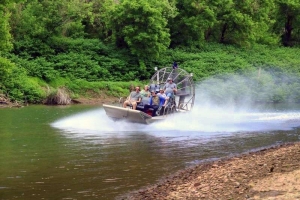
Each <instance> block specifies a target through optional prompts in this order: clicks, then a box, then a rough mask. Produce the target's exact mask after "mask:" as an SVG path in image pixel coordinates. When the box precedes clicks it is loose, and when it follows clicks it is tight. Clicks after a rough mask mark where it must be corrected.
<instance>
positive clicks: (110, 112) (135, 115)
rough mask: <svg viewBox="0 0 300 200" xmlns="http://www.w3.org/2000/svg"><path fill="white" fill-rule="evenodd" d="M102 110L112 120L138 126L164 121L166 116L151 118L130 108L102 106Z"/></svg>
mask: <svg viewBox="0 0 300 200" xmlns="http://www.w3.org/2000/svg"><path fill="white" fill-rule="evenodd" d="M103 108H104V110H105V112H106V115H107V116H108V117H110V118H112V119H113V120H124V121H128V122H133V123H139V124H150V123H153V122H156V121H161V120H164V119H166V116H156V117H152V116H150V115H148V114H146V113H144V112H142V111H140V110H133V109H130V108H123V107H119V106H112V105H107V104H103Z"/></svg>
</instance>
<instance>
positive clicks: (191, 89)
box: [151, 67, 195, 110]
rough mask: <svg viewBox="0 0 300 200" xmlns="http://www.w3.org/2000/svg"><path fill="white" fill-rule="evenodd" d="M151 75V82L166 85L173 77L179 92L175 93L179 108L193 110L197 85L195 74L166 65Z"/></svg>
mask: <svg viewBox="0 0 300 200" xmlns="http://www.w3.org/2000/svg"><path fill="white" fill-rule="evenodd" d="M155 70H156V73H155V74H154V75H153V76H152V77H151V83H155V84H157V85H159V86H160V87H161V86H164V85H165V84H166V83H167V79H168V78H172V79H173V82H174V83H176V85H177V91H178V92H177V94H175V102H176V105H177V109H179V110H191V109H192V108H193V106H194V102H195V85H194V81H193V74H192V73H190V74H189V73H188V72H186V71H185V70H183V69H181V68H176V69H173V68H172V67H165V68H162V69H159V70H157V67H155Z"/></svg>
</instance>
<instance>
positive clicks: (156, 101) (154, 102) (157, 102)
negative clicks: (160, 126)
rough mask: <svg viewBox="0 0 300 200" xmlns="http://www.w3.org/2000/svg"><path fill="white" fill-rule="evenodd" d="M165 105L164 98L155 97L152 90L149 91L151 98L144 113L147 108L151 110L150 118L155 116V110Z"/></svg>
mask: <svg viewBox="0 0 300 200" xmlns="http://www.w3.org/2000/svg"><path fill="white" fill-rule="evenodd" d="M164 103H165V98H164V97H162V96H161V95H157V94H156V92H155V91H154V90H152V91H151V97H150V102H149V104H147V105H145V107H144V112H146V111H147V110H148V109H149V108H152V109H153V110H152V117H154V116H156V111H157V109H158V108H159V107H160V106H162V105H163V104H164Z"/></svg>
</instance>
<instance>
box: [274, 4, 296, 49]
mask: <svg viewBox="0 0 300 200" xmlns="http://www.w3.org/2000/svg"><path fill="white" fill-rule="evenodd" d="M276 3H277V4H276V5H277V9H276V11H277V13H276V14H277V15H276V23H275V25H274V32H275V33H277V34H280V35H281V39H282V43H283V45H285V46H294V45H298V46H299V42H300V28H299V24H300V2H299V1H298V0H276Z"/></svg>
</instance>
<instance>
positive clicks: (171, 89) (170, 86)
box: [163, 77, 177, 106]
mask: <svg viewBox="0 0 300 200" xmlns="http://www.w3.org/2000/svg"><path fill="white" fill-rule="evenodd" d="M164 90H165V93H166V96H167V98H166V101H165V103H164V105H163V106H165V105H167V103H168V101H169V99H170V97H173V96H174V94H175V93H176V92H177V85H176V83H174V82H173V79H172V78H171V77H169V78H168V79H167V83H166V84H165V86H164Z"/></svg>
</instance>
